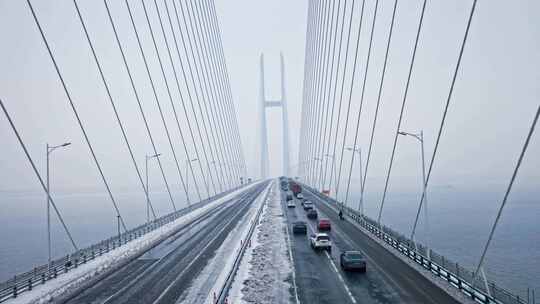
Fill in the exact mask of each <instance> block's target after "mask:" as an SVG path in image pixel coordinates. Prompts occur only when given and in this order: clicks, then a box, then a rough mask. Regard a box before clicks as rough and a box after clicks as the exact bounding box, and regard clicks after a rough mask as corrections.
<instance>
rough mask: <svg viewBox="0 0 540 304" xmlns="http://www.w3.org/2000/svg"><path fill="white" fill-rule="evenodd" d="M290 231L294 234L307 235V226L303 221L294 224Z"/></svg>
mask: <svg viewBox="0 0 540 304" xmlns="http://www.w3.org/2000/svg"><path fill="white" fill-rule="evenodd" d="M292 231H293V233H294V234H306V233H307V224H306V222H303V221H298V222H294V223H293V224H292Z"/></svg>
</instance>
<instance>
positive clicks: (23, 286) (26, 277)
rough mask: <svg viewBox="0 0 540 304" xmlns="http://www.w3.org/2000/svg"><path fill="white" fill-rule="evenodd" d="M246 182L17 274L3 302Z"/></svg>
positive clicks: (2, 291)
mask: <svg viewBox="0 0 540 304" xmlns="http://www.w3.org/2000/svg"><path fill="white" fill-rule="evenodd" d="M243 186H245V185H243ZM243 186H240V187H236V188H233V189H230V190H228V191H226V192H223V193H220V194H218V195H215V196H213V197H210V198H207V199H205V200H202V201H200V202H197V203H196V204H193V205H191V206H188V207H186V208H182V209H180V210H177V211H176V212H172V213H169V214H167V215H164V216H162V217H160V218H157V219H155V220H153V221H151V222H149V223H145V224H143V225H140V226H137V227H135V228H133V229H131V230H128V231H126V232H124V233H122V234H120V235H117V236H114V237H110V238H108V239H106V240H103V241H101V242H99V243H97V244H94V245H91V246H89V247H87V248H84V249H80V250H78V251H76V252H74V253H71V254H68V255H66V256H64V257H62V258H59V259H56V260H54V261H52V262H51V265H50V267H49V265H48V264H44V265H41V266H38V267H35V268H34V269H32V270H30V271H27V272H25V273H22V274H19V275H15V276H14V277H13V278H11V279H9V280H7V281H5V282H2V283H0V303H2V302H5V301H7V300H9V299H12V298H16V297H17V296H18V295H19V294H21V293H22V292H25V291H30V290H32V289H33V288H34V287H35V286H37V285H41V284H45V283H46V282H47V281H50V280H53V279H55V278H57V277H58V276H60V275H62V274H64V273H68V272H69V271H70V270H72V269H75V268H77V267H78V266H79V265H82V264H85V263H87V262H88V261H91V260H93V259H95V258H97V257H99V256H102V255H103V254H105V253H107V252H109V251H111V250H113V249H116V248H118V247H120V246H122V245H124V244H126V243H129V242H130V241H132V240H135V239H137V238H139V237H141V236H143V235H145V234H147V233H149V232H151V231H154V230H156V229H157V228H159V227H162V226H163V225H165V224H168V223H171V222H173V221H174V220H176V219H178V218H179V217H180V216H183V215H185V214H187V213H189V212H190V211H192V210H194V209H198V208H200V207H202V206H204V205H206V204H207V203H209V202H210V201H213V200H216V199H218V198H221V197H223V196H225V195H227V194H229V193H231V192H233V191H235V190H237V189H239V188H241V187H243Z"/></svg>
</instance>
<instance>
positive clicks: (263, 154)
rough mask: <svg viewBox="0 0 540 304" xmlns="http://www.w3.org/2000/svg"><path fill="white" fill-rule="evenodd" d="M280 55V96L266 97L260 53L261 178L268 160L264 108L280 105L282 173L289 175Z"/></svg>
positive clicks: (287, 129) (284, 96)
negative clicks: (275, 97) (276, 97)
mask: <svg viewBox="0 0 540 304" xmlns="http://www.w3.org/2000/svg"><path fill="white" fill-rule="evenodd" d="M279 56H280V75H281V97H280V99H278V100H268V99H266V94H265V90H264V84H265V82H264V55H263V54H261V57H260V61H261V63H260V64H261V88H260V90H261V94H260V105H261V106H260V116H261V117H260V122H261V127H260V130H261V178H267V177H268V171H269V166H270V161H269V157H268V137H267V126H266V108H271V107H281V117H282V119H281V120H282V124H283V175H285V176H288V175H289V120H288V115H287V98H286V94H285V63H284V61H283V53H280V54H279Z"/></svg>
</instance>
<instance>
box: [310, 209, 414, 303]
mask: <svg viewBox="0 0 540 304" xmlns="http://www.w3.org/2000/svg"><path fill="white" fill-rule="evenodd" d="M315 209H317V208H315ZM317 211H318V213H319V216H318V219H320V218H327V216H326V214H324V213H323V212H321V211H320V210H317ZM302 213H303V214H304V217H303V218H301V219H302V220H304V221H306V222H307V223H308V225H309V226H310V228H311V231H313V232H316V231H317V222H318V219H308V218H307V217H306V216H305V212H304V211H302ZM336 230H337V228H336V226H335V225H334V224H333V223H332V228H331V230H330V231H325V232H326V233H328V234H329V235H330V240H331V242H332V251H331V253H328V255H329V257H328V258H329V259H331V262H332V264H333V265H334V266H335V268H336V271H337V272H338V277H339V278H340V280H343V282H342V283H343V284H344V286H345V288H346V289H347V290H348V292H350V294H351V296H352V297H353V298H354V299H356V301H357V302H359V303H384V304H393V303H403V300H402V299H401V298H400V297H399V295H398V293H397V292H396V290H395V289H394V288H392V286H390V285H389V284H387V283H386V282H385V281H384V280H383V278H382V277H381V275H380V274H379V272H377V271H372V270H369V269H368V271H367V272H366V273H359V272H347V271H344V270H343V269H341V267H340V254H341V252H343V251H346V250H353V249H357V248H355V246H354V245H352V244H350V243H348V242H346V241H344V240H343V238H340V237H337V235H338V234H339V233H338V231H336ZM368 267H369V266H368Z"/></svg>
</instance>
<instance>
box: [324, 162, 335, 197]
mask: <svg viewBox="0 0 540 304" xmlns="http://www.w3.org/2000/svg"><path fill="white" fill-rule="evenodd" d="M324 156H325V157H328V158H331V159H332V168H334V172H333V173H332V174H331V175H334V176H335V174H336V156H335V155H334V154H325V155H324ZM325 178H326V175H325ZM331 187H332V180H331V179H330V181H329V185H328V190H330V188H331ZM323 188H324V185H323Z"/></svg>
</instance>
